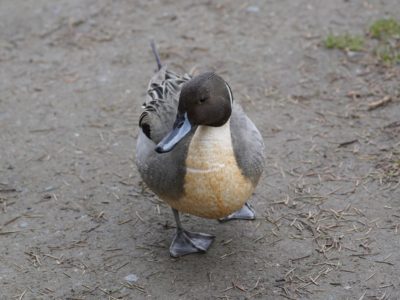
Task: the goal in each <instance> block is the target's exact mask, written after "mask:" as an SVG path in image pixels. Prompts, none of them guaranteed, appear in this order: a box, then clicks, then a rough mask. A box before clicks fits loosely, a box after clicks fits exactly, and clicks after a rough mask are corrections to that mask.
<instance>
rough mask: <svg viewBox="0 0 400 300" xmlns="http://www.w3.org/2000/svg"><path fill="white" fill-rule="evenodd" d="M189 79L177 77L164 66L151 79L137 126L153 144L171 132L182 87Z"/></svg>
mask: <svg viewBox="0 0 400 300" xmlns="http://www.w3.org/2000/svg"><path fill="white" fill-rule="evenodd" d="M190 79H191V76H190V75H188V74H184V75H182V76H181V75H178V74H176V73H174V72H172V71H170V70H167V67H166V66H164V67H162V68H161V69H160V70H159V71H158V72H157V73H156V74H154V76H153V78H151V80H150V82H149V86H148V88H147V96H146V101H145V103H144V104H143V107H144V112H143V113H142V114H141V116H140V119H139V126H140V128H141V130H142V131H143V133H144V134H145V135H146V136H147V137H148V138H149V139H151V140H152V141H153V142H154V143H155V144H158V143H159V142H160V141H161V139H162V138H163V137H164V136H165V135H167V134H168V132H169V131H170V130H171V128H172V126H173V124H174V121H175V118H176V113H177V110H178V101H179V95H180V93H181V89H182V86H183V84H185V83H186V82H187V81H189V80H190Z"/></svg>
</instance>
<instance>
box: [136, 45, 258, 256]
mask: <svg viewBox="0 0 400 300" xmlns="http://www.w3.org/2000/svg"><path fill="white" fill-rule="evenodd" d="M152 49H153V53H154V55H155V57H156V61H157V65H158V72H157V73H156V74H155V75H154V76H153V77H152V79H151V80H150V83H149V86H148V91H147V94H148V95H147V99H146V102H145V104H144V112H143V113H142V114H141V116H140V120H139V126H140V128H141V130H140V133H139V137H138V140H137V149H136V164H137V167H138V170H139V172H140V174H141V176H142V179H143V181H144V182H145V183H146V184H147V186H148V187H149V188H150V189H151V190H152V191H153V192H154V193H155V194H157V196H158V197H160V198H161V199H162V200H164V201H165V202H166V203H168V204H169V205H170V206H171V207H172V210H173V213H174V217H175V221H176V225H177V230H176V233H175V236H174V238H173V241H172V244H171V246H170V254H171V256H173V257H178V256H182V255H185V254H189V253H195V252H206V250H207V249H208V247H209V246H210V245H211V243H212V241H213V239H214V236H213V235H209V234H204V233H195V232H189V231H186V230H184V229H183V228H182V224H181V222H180V219H179V212H183V213H189V214H192V215H195V216H199V217H203V218H209V219H220V221H227V220H231V219H254V218H255V214H254V210H253V209H252V207H251V206H250V205H249V204H248V203H247V202H246V201H247V200H248V199H249V198H250V196H251V195H252V192H253V191H254V189H255V187H256V185H257V183H258V181H259V179H260V176H261V173H262V172H263V169H264V143H263V139H262V137H261V134H260V132H259V131H258V130H257V128H256V126H255V125H254V124H253V122H252V121H251V120H250V119H249V118H248V117H247V116H246V114H245V113H244V112H243V110H242V108H241V107H240V106H239V105H238V104H237V103H234V101H233V95H232V91H231V88H230V87H229V85H228V84H227V83H226V82H225V81H224V80H223V79H222V78H221V77H220V76H219V75H217V74H215V73H211V72H207V73H203V74H201V75H199V76H195V77H192V76H190V75H188V74H185V75H182V76H180V75H177V74H175V73H173V72H171V71H170V70H167V68H166V67H165V66H164V67H163V66H162V65H161V63H160V59H159V56H158V53H157V51H156V49H155V46H154V43H152Z"/></svg>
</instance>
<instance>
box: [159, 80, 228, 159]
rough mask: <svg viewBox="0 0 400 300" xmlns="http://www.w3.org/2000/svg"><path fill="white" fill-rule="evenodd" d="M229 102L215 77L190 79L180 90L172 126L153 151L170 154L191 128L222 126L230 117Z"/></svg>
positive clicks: (226, 88)
mask: <svg viewBox="0 0 400 300" xmlns="http://www.w3.org/2000/svg"><path fill="white" fill-rule="evenodd" d="M232 102H233V97H232V92H231V89H230V87H229V85H228V84H227V83H226V82H225V81H224V80H223V79H222V78H221V77H220V76H219V75H217V74H215V73H212V72H207V73H203V74H201V75H199V76H196V77H194V78H193V79H191V80H190V81H188V82H187V83H186V84H185V85H184V86H183V87H182V90H181V93H180V96H179V105H178V113H177V117H176V120H175V123H174V126H173V128H172V130H171V132H170V133H169V134H167V136H166V137H164V138H163V139H162V140H161V142H160V143H159V144H158V145H157V147H156V149H155V150H156V151H157V152H158V153H164V152H168V151H171V150H172V149H173V147H174V146H175V145H176V144H177V143H179V141H181V140H182V139H183V138H184V137H185V136H186V135H187V134H188V133H189V132H190V130H191V129H192V127H193V126H197V125H205V126H215V127H218V126H222V125H224V124H225V123H226V122H227V121H228V120H229V118H230V116H231V113H232Z"/></svg>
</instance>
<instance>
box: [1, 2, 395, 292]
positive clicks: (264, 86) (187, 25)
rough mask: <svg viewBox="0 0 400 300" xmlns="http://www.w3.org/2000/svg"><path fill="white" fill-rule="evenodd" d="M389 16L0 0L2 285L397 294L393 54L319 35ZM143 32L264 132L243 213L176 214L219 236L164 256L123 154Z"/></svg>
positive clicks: (142, 58) (341, 6)
mask: <svg viewBox="0 0 400 300" xmlns="http://www.w3.org/2000/svg"><path fill="white" fill-rule="evenodd" d="M387 16H392V17H398V16H400V5H399V2H398V0H381V1H361V0H359V1H339V0H336V1H317V0H313V1H306V0H299V1H289V0H284V1H261V0H260V1H256V0H254V1H250V2H248V3H243V2H242V1H193V3H192V4H190V2H189V1H145V0H143V1H110V0H100V1H94V0H93V1H92V0H88V1H78V0H68V1H67V0H63V1H49V0H37V1H33V0H29V1H14V0H2V1H1V2H0V20H1V24H0V130H1V133H0V182H1V183H0V227H1V229H0V245H1V252H0V299H145V298H146V299H253V298H254V299H286V298H288V299H400V270H399V268H400V251H399V249H400V234H399V231H400V225H399V224H400V185H399V179H400V178H399V173H400V171H399V168H400V152H399V146H400V105H399V93H400V89H399V78H400V75H399V73H400V71H399V67H398V66H397V67H396V66H395V67H391V68H387V67H382V66H379V65H377V64H376V61H375V60H374V59H373V58H372V57H371V56H370V55H369V54H368V53H364V54H363V53H362V54H354V53H345V52H341V51H337V50H326V49H325V48H324V47H323V46H322V45H321V41H322V40H323V39H324V37H325V36H326V35H327V34H328V33H330V32H334V33H345V32H350V33H355V34H364V33H365V32H366V30H367V28H368V26H369V24H371V22H373V21H374V20H376V19H379V18H383V17H387ZM151 38H154V39H155V40H156V41H157V43H158V46H159V50H160V53H161V57H162V60H163V61H164V62H165V63H167V64H168V65H169V66H170V68H171V69H174V70H175V71H178V72H183V71H184V70H186V71H189V70H191V69H192V68H193V67H195V66H197V69H198V70H200V69H202V68H203V69H206V68H210V67H211V68H214V69H215V70H216V71H217V72H218V73H219V74H221V75H222V76H223V77H224V78H225V79H226V80H227V81H228V82H229V84H230V85H231V87H232V89H233V93H234V97H235V99H236V101H238V102H240V103H241V104H242V105H243V107H244V109H245V110H246V111H247V113H248V115H249V116H250V117H251V118H252V119H253V120H254V122H255V123H256V124H257V126H258V128H259V129H260V131H261V133H262V135H263V136H264V139H265V143H266V146H267V149H266V156H267V161H266V163H267V168H266V171H265V173H264V175H263V177H262V179H261V181H260V184H259V186H258V188H257V190H256V193H255V195H254V197H253V199H252V201H251V203H252V204H253V206H254V207H255V208H256V210H257V213H258V215H257V216H258V218H257V220H256V221H253V222H238V221H235V222H231V223H224V224H219V223H218V222H217V221H213V220H203V219H199V218H196V217H192V216H184V217H183V222H184V226H185V227H186V228H187V229H190V230H196V231H202V232H207V233H212V234H215V235H216V236H217V238H216V240H215V242H214V244H213V245H212V247H211V248H210V250H209V252H208V253H207V254H204V255H191V256H186V257H182V258H180V259H172V258H170V256H169V254H168V247H169V243H170V241H171V237H172V235H173V233H174V228H173V226H174V222H173V217H172V214H171V211H170V209H169V207H167V206H166V205H164V204H163V203H161V202H160V201H159V200H158V199H157V198H156V197H155V196H154V195H153V194H152V193H151V192H150V191H149V190H148V189H147V188H146V187H145V186H144V185H143V184H142V182H141V179H140V176H139V174H138V173H137V170H136V167H135V164H134V155H135V153H134V152H135V140H136V136H137V133H138V127H137V123H138V117H139V114H140V112H141V103H142V102H143V100H144V96H145V90H146V86H147V82H148V79H149V78H150V77H151V75H152V74H153V71H154V69H155V62H154V59H153V57H152V55H151V52H150V47H149V40H150V39H151ZM367 52H368V51H367ZM385 97H391V99H392V101H391V102H389V103H387V105H384V106H382V107H377V108H374V109H370V110H369V109H368V108H369V106H368V105H369V104H371V103H373V102H375V101H379V100H381V99H383V98H385ZM127 276H128V277H127Z"/></svg>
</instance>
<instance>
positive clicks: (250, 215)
mask: <svg viewBox="0 0 400 300" xmlns="http://www.w3.org/2000/svg"><path fill="white" fill-rule="evenodd" d="M255 218H256V213H255V212H254V209H253V207H251V205H250V204H249V203H247V202H246V203H245V204H244V205H243V207H242V208H241V209H239V210H238V211H235V212H234V213H232V214H230V215H229V216H226V217H225V218H221V219H218V221H220V222H228V221H231V220H255Z"/></svg>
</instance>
